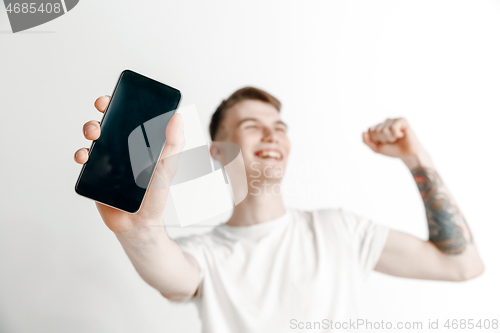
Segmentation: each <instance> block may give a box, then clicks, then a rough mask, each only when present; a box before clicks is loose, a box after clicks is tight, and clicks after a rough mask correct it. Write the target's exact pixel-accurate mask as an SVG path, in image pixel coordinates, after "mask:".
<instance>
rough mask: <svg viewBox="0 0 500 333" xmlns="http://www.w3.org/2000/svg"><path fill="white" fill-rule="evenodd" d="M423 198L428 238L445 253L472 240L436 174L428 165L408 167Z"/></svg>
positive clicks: (451, 252) (452, 252) (463, 220)
mask: <svg viewBox="0 0 500 333" xmlns="http://www.w3.org/2000/svg"><path fill="white" fill-rule="evenodd" d="M411 173H412V174H413V177H414V178H415V181H416V182H417V185H418V189H419V190H420V195H421V196H422V199H423V200H424V205H425V211H426V214H427V223H428V225H429V240H430V241H431V242H432V243H434V244H435V245H436V246H437V247H438V248H439V249H440V250H441V251H442V252H444V253H446V254H460V253H462V252H463V251H464V250H465V248H466V247H467V244H468V243H472V241H473V239H472V234H471V233H470V230H469V227H468V226H467V223H466V221H465V218H464V217H463V216H462V213H461V212H460V209H459V208H458V207H457V206H456V204H455V203H454V201H453V198H452V197H451V196H450V195H449V194H448V193H447V191H446V190H445V188H444V185H443V182H442V180H441V177H439V174H438V173H437V172H436V171H435V170H433V169H430V168H425V167H417V168H415V169H412V170H411Z"/></svg>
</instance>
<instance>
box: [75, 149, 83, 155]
mask: <svg viewBox="0 0 500 333" xmlns="http://www.w3.org/2000/svg"><path fill="white" fill-rule="evenodd" d="M83 153H85V150H79V151H78V152H77V153H76V156H75V157H78V156H80V155H83Z"/></svg>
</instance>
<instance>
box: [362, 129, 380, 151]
mask: <svg viewBox="0 0 500 333" xmlns="http://www.w3.org/2000/svg"><path fill="white" fill-rule="evenodd" d="M363 142H364V143H365V144H366V145H367V146H368V147H370V148H371V150H373V151H374V152H378V150H379V145H378V144H377V143H376V142H375V141H373V140H372V138H371V136H370V133H369V132H364V133H363Z"/></svg>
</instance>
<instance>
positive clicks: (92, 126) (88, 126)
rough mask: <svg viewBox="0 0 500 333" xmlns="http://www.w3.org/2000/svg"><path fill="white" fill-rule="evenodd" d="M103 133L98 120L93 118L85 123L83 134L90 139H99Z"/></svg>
mask: <svg viewBox="0 0 500 333" xmlns="http://www.w3.org/2000/svg"><path fill="white" fill-rule="evenodd" d="M100 135H101V125H100V124H99V122H98V121H97V120H91V121H88V122H86V123H85V124H84V125H83V136H85V138H86V139H88V140H97V139H98V138H99V136H100Z"/></svg>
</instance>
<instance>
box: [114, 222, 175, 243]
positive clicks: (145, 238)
mask: <svg viewBox="0 0 500 333" xmlns="http://www.w3.org/2000/svg"><path fill="white" fill-rule="evenodd" d="M113 232H114V234H115V236H116V238H118V240H119V241H120V242H122V241H123V242H133V243H137V242H139V243H143V242H154V241H155V240H156V239H159V238H163V237H165V236H168V235H167V232H166V230H165V225H164V224H163V221H162V220H155V221H148V222H147V223H145V222H144V223H132V225H131V226H130V227H129V228H122V229H121V230H119V231H113Z"/></svg>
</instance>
